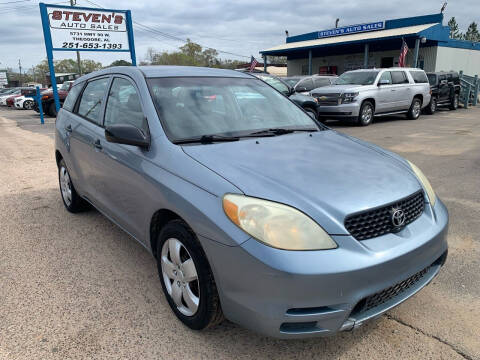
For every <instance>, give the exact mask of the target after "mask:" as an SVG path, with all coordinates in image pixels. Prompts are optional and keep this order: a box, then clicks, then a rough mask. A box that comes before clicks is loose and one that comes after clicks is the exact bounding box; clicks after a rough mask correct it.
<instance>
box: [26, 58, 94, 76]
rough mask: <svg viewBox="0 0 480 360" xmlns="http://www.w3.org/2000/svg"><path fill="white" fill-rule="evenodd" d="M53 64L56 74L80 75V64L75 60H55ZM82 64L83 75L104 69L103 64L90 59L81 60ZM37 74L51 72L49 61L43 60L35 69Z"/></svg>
mask: <svg viewBox="0 0 480 360" xmlns="http://www.w3.org/2000/svg"><path fill="white" fill-rule="evenodd" d="M53 64H54V67H55V72H56V73H77V74H78V64H77V62H76V61H75V60H73V59H63V60H55V61H54V62H53ZM80 64H81V66H82V73H83V74H88V73H91V72H92V71H95V70H99V69H101V68H102V67H103V66H102V63H100V62H97V61H94V60H89V59H84V60H81V61H80ZM35 72H36V73H37V72H38V73H40V74H46V73H48V72H49V70H48V62H47V60H43V61H42V62H41V63H40V64H38V65H37V66H36V67H35Z"/></svg>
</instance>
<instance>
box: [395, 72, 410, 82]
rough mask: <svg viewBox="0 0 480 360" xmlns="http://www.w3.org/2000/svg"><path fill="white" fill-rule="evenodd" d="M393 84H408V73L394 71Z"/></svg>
mask: <svg viewBox="0 0 480 360" xmlns="http://www.w3.org/2000/svg"><path fill="white" fill-rule="evenodd" d="M391 73H392V80H393V84H408V79H407V75H406V74H405V72H404V71H392V72H391Z"/></svg>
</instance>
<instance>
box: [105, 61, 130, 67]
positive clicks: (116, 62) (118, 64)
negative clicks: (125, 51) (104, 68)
mask: <svg viewBox="0 0 480 360" xmlns="http://www.w3.org/2000/svg"><path fill="white" fill-rule="evenodd" d="M111 66H132V63H131V62H128V61H126V60H115V61H114V62H112V63H111V64H110V65H108V67H111Z"/></svg>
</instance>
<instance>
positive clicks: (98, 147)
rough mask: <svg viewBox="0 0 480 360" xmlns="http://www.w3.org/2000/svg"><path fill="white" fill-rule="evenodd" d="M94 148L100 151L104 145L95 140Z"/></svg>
mask: <svg viewBox="0 0 480 360" xmlns="http://www.w3.org/2000/svg"><path fill="white" fill-rule="evenodd" d="M93 147H94V148H95V149H98V150H102V144H100V139H97V140H95V142H94V143H93Z"/></svg>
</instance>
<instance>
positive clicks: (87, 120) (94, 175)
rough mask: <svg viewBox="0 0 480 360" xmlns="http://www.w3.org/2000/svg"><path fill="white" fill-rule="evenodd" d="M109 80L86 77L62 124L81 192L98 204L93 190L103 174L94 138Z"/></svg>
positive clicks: (98, 130) (98, 133)
mask: <svg viewBox="0 0 480 360" xmlns="http://www.w3.org/2000/svg"><path fill="white" fill-rule="evenodd" d="M109 82H110V77H109V76H104V77H100V78H94V79H92V80H89V81H88V82H87V84H86V86H85V87H84V89H83V91H82V94H81V95H80V98H79V100H78V101H77V105H76V109H75V111H74V114H73V115H72V116H71V119H70V122H71V123H68V122H66V123H65V129H66V131H67V132H70V133H71V135H70V154H71V158H72V160H73V163H74V166H75V172H76V177H77V179H78V180H77V182H79V183H80V185H81V187H82V192H83V194H82V195H84V196H85V197H87V198H88V199H89V200H90V201H91V202H92V203H94V204H95V205H96V206H98V205H100V201H99V199H98V198H97V192H98V190H99V186H100V184H101V183H102V176H103V174H102V173H103V171H102V165H101V163H100V162H101V159H100V157H99V153H101V151H102V149H101V144H100V143H98V142H97V139H98V138H99V137H100V136H102V134H103V133H104V129H103V125H102V119H103V104H104V103H105V98H106V93H107V88H108V84H109Z"/></svg>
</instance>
